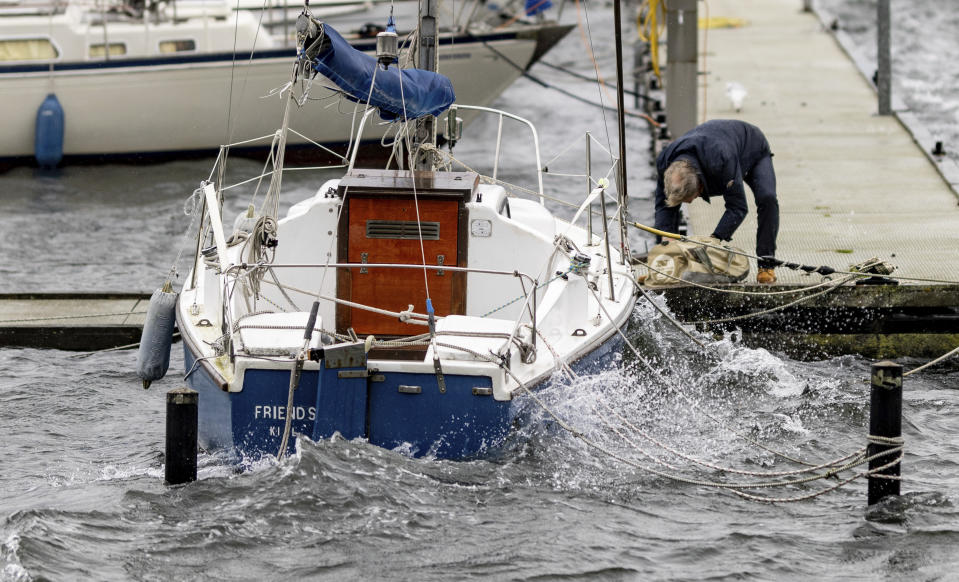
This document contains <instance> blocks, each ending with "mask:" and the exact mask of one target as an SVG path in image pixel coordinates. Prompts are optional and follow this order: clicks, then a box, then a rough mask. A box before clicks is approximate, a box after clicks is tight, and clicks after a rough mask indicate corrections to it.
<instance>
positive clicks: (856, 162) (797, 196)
mask: <svg viewBox="0 0 959 582" xmlns="http://www.w3.org/2000/svg"><path fill="white" fill-rule="evenodd" d="M709 8H710V12H711V16H713V17H717V16H721V17H728V18H734V19H741V20H742V21H743V22H744V23H745V24H744V25H743V26H741V27H738V28H715V29H710V30H703V31H701V32H700V38H701V39H702V38H704V36H705V38H706V39H707V40H706V42H705V45H706V73H705V74H704V75H701V79H700V91H701V93H700V106H702V99H701V97H702V91H705V93H706V100H705V101H706V109H705V110H706V116H707V118H709V119H715V118H732V119H742V120H744V121H748V122H749V123H752V124H754V125H757V126H758V127H760V128H761V129H762V130H763V132H764V133H765V134H766V136H767V138H768V139H769V142H770V145H771V148H772V150H773V153H774V157H773V164H774V166H775V168H776V177H777V189H778V194H779V205H780V231H779V241H778V249H777V256H779V257H780V258H783V259H787V260H790V261H793V262H798V263H805V264H808V265H829V266H832V267H834V268H837V269H846V268H848V266H849V265H852V264H856V263H860V262H862V261H865V260H867V259H869V258H871V257H879V258H881V259H883V260H887V261H889V262H891V263H893V264H894V265H896V266H898V270H897V271H896V274H897V275H901V276H904V277H918V278H928V279H940V280H953V281H956V280H959V198H957V196H956V194H955V193H954V192H953V190H952V188H951V187H950V184H949V183H948V182H947V181H946V180H945V179H943V177H942V176H941V175H940V174H939V173H938V172H937V170H936V168H935V167H934V165H933V164H932V163H930V161H929V160H928V159H927V157H926V156H925V154H924V153H923V150H922V148H921V147H920V146H919V145H918V144H917V143H916V142H915V141H914V140H913V137H912V135H911V133H910V132H909V130H908V129H907V128H906V127H904V126H903V125H902V124H901V123H900V121H899V120H898V119H897V118H896V117H895V116H879V115H878V114H877V111H878V103H877V98H876V93H875V91H874V89H873V88H872V86H871V84H870V83H869V82H868V81H867V80H866V79H865V78H864V77H863V75H862V74H860V72H859V71H858V70H857V68H856V66H855V64H854V63H853V62H852V60H851V59H850V58H849V57H848V56H847V55H846V53H844V52H843V50H842V48H841V47H840V46H839V44H838V43H837V41H836V39H835V38H834V37H833V35H832V33H831V32H830V31H829V30H828V29H826V28H825V27H824V26H823V25H822V24H821V23H820V21H819V19H818V18H817V16H816V15H815V14H813V13H810V12H803V11H802V3H801V2H799V1H797V0H766V1H764V2H751V1H749V0H710V3H709ZM701 15H702V13H701ZM702 44H703V43H701V45H700V48H701V49H702ZM733 81H735V82H738V83H740V84H742V85H743V86H744V87H745V88H746V90H747V91H748V93H749V95H748V96H747V97H746V99H745V102H744V104H743V108H742V111H740V112H736V111H735V110H734V109H733V107H732V105H731V103H730V101H729V100H728V99H727V98H726V95H725V88H726V83H728V82H733ZM700 121H702V119H700ZM747 198H751V196H750V195H749V194H747ZM717 202H719V203H718V204H711V205H710V204H705V203H703V202H702V201H697V202H694V203H693V204H691V205H690V206H689V208H690V230H691V232H692V233H695V234H709V233H711V232H712V229H713V228H714V227H715V226H716V223H717V222H718V221H719V218H720V216H721V215H722V212H723V205H722V203H721V201H717ZM749 202H750V214H749V215H748V217H747V218H746V221H745V223H744V224H743V225H742V226H741V227H740V228H739V230H738V231H737V232H736V236H735V238H734V240H733V244H734V245H736V246H739V247H742V248H744V249H747V250H749V251H754V250H755V244H756V243H755V234H756V214H755V211H754V205H753V204H752V202H753V201H752V200H751V199H750V200H749ZM777 277H778V278H779V281H780V282H781V283H787V284H789V283H792V284H809V283H810V282H811V281H812V279H811V278H810V277H809V276H806V275H804V274H802V273H797V272H795V271H789V270H785V269H779V270H778V272H777ZM815 277H816V278H817V279H818V276H815ZM903 283H908V281H903Z"/></svg>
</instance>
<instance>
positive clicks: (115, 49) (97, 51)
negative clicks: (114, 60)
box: [90, 42, 127, 59]
mask: <svg viewBox="0 0 959 582" xmlns="http://www.w3.org/2000/svg"><path fill="white" fill-rule="evenodd" d="M106 46H107V45H105V44H103V43H102V42H101V43H99V44H91V45H90V58H94V59H96V58H100V57H104V56H111V57H122V56H123V55H125V54H127V45H125V44H124V43H122V42H111V43H110V45H109V50H110V54H109V55H107V49H106Z"/></svg>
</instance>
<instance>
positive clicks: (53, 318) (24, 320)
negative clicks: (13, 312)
mask: <svg viewBox="0 0 959 582" xmlns="http://www.w3.org/2000/svg"><path fill="white" fill-rule="evenodd" d="M144 314H146V311H124V312H121V313H90V314H87V315H56V316H50V317H26V318H21V319H0V324H4V323H32V322H36V321H58V320H61V319H89V318H94V317H127V316H130V315H144Z"/></svg>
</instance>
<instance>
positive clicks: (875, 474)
mask: <svg viewBox="0 0 959 582" xmlns="http://www.w3.org/2000/svg"><path fill="white" fill-rule="evenodd" d="M871 385H872V387H871V390H870V397H869V446H868V448H867V449H866V454H867V456H869V457H870V459H871V460H870V461H869V505H873V504H874V503H878V502H879V501H880V500H881V499H882V498H883V497H886V496H889V495H899V481H900V479H899V473H900V468H901V463H900V459H901V456H902V366H900V365H899V364H896V363H894V362H889V361H883V362H878V363H876V364H873V366H872V375H871ZM887 451H894V452H891V453H889V454H885V455H881V456H878V455H880V454H881V453H885V452H887ZM873 457H875V458H873Z"/></svg>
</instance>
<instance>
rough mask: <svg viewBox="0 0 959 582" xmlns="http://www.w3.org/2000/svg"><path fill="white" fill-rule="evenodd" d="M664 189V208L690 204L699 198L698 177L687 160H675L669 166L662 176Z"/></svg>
mask: <svg viewBox="0 0 959 582" xmlns="http://www.w3.org/2000/svg"><path fill="white" fill-rule="evenodd" d="M663 186H664V187H665V189H666V206H679V205H680V204H682V203H683V202H692V201H693V200H695V199H696V197H697V196H699V177H698V176H696V168H694V167H693V164H692V163H690V161H689V160H676V161H675V162H673V163H671V164H669V167H668V168H666V172H665V173H664V174H663Z"/></svg>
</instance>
